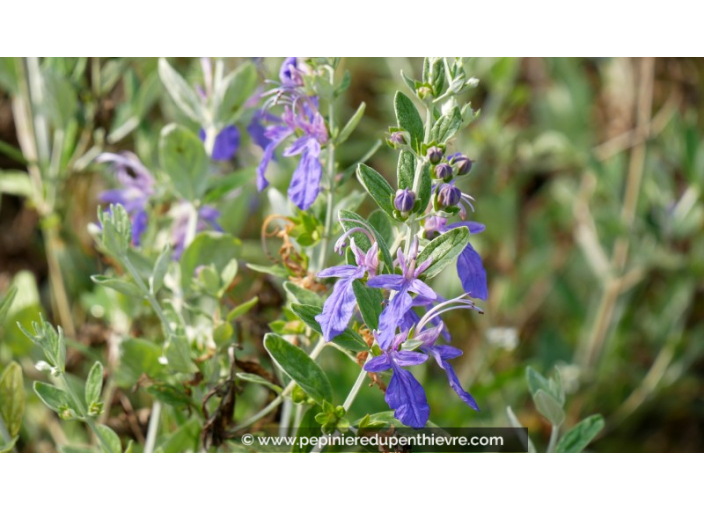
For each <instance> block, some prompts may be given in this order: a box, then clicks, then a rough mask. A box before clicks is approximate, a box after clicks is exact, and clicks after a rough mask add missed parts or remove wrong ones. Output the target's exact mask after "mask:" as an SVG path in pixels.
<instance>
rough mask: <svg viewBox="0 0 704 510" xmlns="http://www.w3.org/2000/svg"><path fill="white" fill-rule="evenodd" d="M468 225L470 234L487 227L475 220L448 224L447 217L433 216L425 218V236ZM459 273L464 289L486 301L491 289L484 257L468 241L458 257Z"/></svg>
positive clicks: (474, 296)
mask: <svg viewBox="0 0 704 510" xmlns="http://www.w3.org/2000/svg"><path fill="white" fill-rule="evenodd" d="M459 227H467V228H468V229H469V233H470V234H478V233H480V232H483V231H484V229H485V227H484V225H482V224H481V223H476V222H474V221H458V222H457V223H453V224H451V225H449V226H448V225H447V218H442V217H440V216H431V217H430V218H427V219H426V220H425V227H424V228H425V236H426V238H428V239H431V238H432V237H433V236H434V235H436V233H443V232H447V231H448V230H451V229H453V228H459ZM457 275H458V276H459V277H460V281H461V282H462V289H463V290H464V291H465V292H466V293H468V294H469V295H470V296H472V297H473V298H477V299H482V300H484V301H486V300H487V298H488V297H489V289H488V288H487V283H486V271H485V269H484V265H483V264H482V258H481V257H480V256H479V254H478V253H477V252H476V251H475V249H474V248H473V247H472V244H471V243H468V244H467V246H466V247H465V249H464V250H462V252H461V253H460V255H459V257H457Z"/></svg>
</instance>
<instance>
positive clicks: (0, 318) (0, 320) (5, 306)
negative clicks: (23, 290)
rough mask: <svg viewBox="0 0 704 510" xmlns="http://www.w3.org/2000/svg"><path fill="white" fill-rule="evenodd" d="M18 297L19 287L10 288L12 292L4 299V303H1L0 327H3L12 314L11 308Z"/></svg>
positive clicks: (8, 292) (9, 291)
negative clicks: (8, 316)
mask: <svg viewBox="0 0 704 510" xmlns="http://www.w3.org/2000/svg"><path fill="white" fill-rule="evenodd" d="M16 295H17V287H16V286H14V285H13V286H12V287H10V290H8V291H7V294H5V297H4V298H2V301H0V327H2V326H3V324H4V323H5V319H6V318H7V315H8V314H9V313H10V307H11V306H12V302H13V301H14V300H15V296H16Z"/></svg>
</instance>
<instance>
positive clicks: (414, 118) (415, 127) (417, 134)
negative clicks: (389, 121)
mask: <svg viewBox="0 0 704 510" xmlns="http://www.w3.org/2000/svg"><path fill="white" fill-rule="evenodd" d="M394 110H395V112H396V121H397V122H398V125H399V127H400V128H401V129H403V130H405V131H408V134H409V135H411V146H412V147H413V148H414V149H415V150H416V151H419V150H420V145H421V143H423V135H424V132H423V131H424V126H423V119H421V118H420V114H419V113H418V110H416V107H415V105H414V104H413V101H411V99H410V98H409V97H408V96H406V95H405V94H404V93H402V92H400V91H399V92H396V96H395V97H394Z"/></svg>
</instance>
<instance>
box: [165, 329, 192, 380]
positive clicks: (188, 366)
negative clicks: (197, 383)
mask: <svg viewBox="0 0 704 510" xmlns="http://www.w3.org/2000/svg"><path fill="white" fill-rule="evenodd" d="M164 354H165V355H166V359H167V360H168V361H169V365H168V366H169V367H170V368H171V369H172V370H174V371H176V372H181V373H184V374H188V373H191V372H195V371H196V365H195V364H194V363H193V361H191V347H190V345H189V344H188V339H187V338H186V337H183V336H181V335H174V336H172V337H171V340H170V342H169V345H168V347H166V351H165V352H164Z"/></svg>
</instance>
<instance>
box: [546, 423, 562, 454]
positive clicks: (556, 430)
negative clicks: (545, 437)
mask: <svg viewBox="0 0 704 510" xmlns="http://www.w3.org/2000/svg"><path fill="white" fill-rule="evenodd" d="M559 435H560V427H558V426H557V425H553V426H552V431H551V432H550V442H549V443H548V453H553V452H554V451H555V446H557V438H558V437H559Z"/></svg>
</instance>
